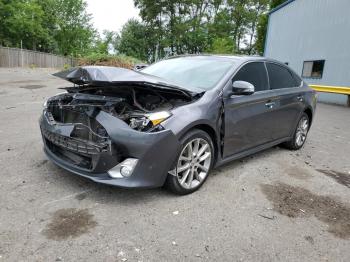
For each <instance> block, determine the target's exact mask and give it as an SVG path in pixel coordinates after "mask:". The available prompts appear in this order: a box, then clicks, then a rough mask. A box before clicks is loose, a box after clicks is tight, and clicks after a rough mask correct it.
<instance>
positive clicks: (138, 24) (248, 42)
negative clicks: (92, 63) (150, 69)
mask: <svg viewBox="0 0 350 262" xmlns="http://www.w3.org/2000/svg"><path fill="white" fill-rule="evenodd" d="M284 1H285V0H167V1H154V0H134V4H135V7H137V8H138V9H139V10H140V18H141V19H130V20H129V21H128V22H127V23H126V24H125V25H124V26H123V28H122V30H121V32H120V33H117V32H110V31H104V33H103V35H102V36H100V35H99V34H98V32H97V31H96V30H95V29H94V27H93V24H92V21H91V19H92V17H91V15H90V14H88V13H87V11H86V7H87V6H86V3H85V2H84V0H0V45H3V46H11V47H20V45H22V46H23V48H27V49H32V50H39V51H44V52H51V53H57V54H61V55H70V56H75V57H79V56H86V55H89V54H92V53H100V54H101V53H102V54H103V53H105V54H107V53H108V52H110V51H111V49H113V51H114V52H116V53H121V54H125V55H128V56H132V57H135V58H138V59H141V60H143V61H148V62H152V61H155V60H158V59H161V58H163V57H165V56H168V55H176V54H196V53H226V54H261V53H262V51H263V48H264V39H265V34H266V26H267V12H268V11H269V10H271V9H272V8H274V7H276V6H277V5H279V4H281V3H283V2H284Z"/></svg>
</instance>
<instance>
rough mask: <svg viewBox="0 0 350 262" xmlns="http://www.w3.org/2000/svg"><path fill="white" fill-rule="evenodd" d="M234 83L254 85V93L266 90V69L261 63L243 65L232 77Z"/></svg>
mask: <svg viewBox="0 0 350 262" xmlns="http://www.w3.org/2000/svg"><path fill="white" fill-rule="evenodd" d="M234 81H246V82H249V83H251V84H253V85H254V87H255V92H257V91H264V90H267V89H268V81H267V74H266V69H265V66H264V63H263V62H253V63H249V64H246V65H244V66H243V67H242V68H241V69H240V70H239V71H238V72H237V74H236V75H235V76H234V77H233V79H232V82H234Z"/></svg>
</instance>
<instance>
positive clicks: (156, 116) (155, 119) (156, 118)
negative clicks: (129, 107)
mask: <svg viewBox="0 0 350 262" xmlns="http://www.w3.org/2000/svg"><path fill="white" fill-rule="evenodd" d="M170 116H171V113H170V112H168V111H161V112H156V113H150V114H146V117H147V118H148V119H149V120H150V121H151V122H152V124H153V126H156V125H158V124H160V123H161V122H163V121H164V120H165V119H167V118H169V117H170Z"/></svg>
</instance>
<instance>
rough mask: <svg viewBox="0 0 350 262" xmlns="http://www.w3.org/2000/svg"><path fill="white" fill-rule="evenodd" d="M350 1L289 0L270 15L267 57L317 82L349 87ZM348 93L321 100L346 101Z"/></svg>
mask: <svg viewBox="0 0 350 262" xmlns="http://www.w3.org/2000/svg"><path fill="white" fill-rule="evenodd" d="M349 13H350V0H289V1H286V2H285V3H284V4H282V5H280V6H278V7H277V8H275V9H274V10H272V11H271V12H270V14H269V22H268V28H267V36H266V43H265V52H264V55H265V56H266V57H270V58H274V59H277V60H280V61H282V62H285V63H288V65H289V66H290V67H291V68H293V69H294V70H295V71H296V72H297V73H298V74H299V75H301V76H302V77H303V79H304V80H305V81H306V82H307V83H309V84H314V85H321V86H322V85H325V86H335V87H337V86H338V87H348V88H349V89H350V15H349ZM348 99H349V97H348V96H347V95H340V94H329V93H321V94H320V95H319V100H320V101H323V102H331V103H338V104H347V103H348Z"/></svg>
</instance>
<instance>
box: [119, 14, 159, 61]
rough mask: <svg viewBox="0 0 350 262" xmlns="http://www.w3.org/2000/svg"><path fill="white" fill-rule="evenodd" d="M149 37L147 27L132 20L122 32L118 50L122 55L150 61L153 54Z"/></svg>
mask: <svg viewBox="0 0 350 262" xmlns="http://www.w3.org/2000/svg"><path fill="white" fill-rule="evenodd" d="M148 35H149V30H148V29H147V28H146V26H145V25H143V24H142V23H140V22H139V21H137V20H135V19H130V20H129V21H128V22H127V23H126V24H125V25H124V26H123V28H122V30H121V32H120V39H119V41H118V43H117V46H116V50H117V51H118V52H119V53H121V54H124V55H127V56H132V57H135V58H138V59H140V60H143V61H148V60H149V59H148V58H149V55H150V52H151V50H150V45H149V42H148V41H149V40H150V38H148ZM151 41H152V39H151ZM152 51H154V50H152Z"/></svg>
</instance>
